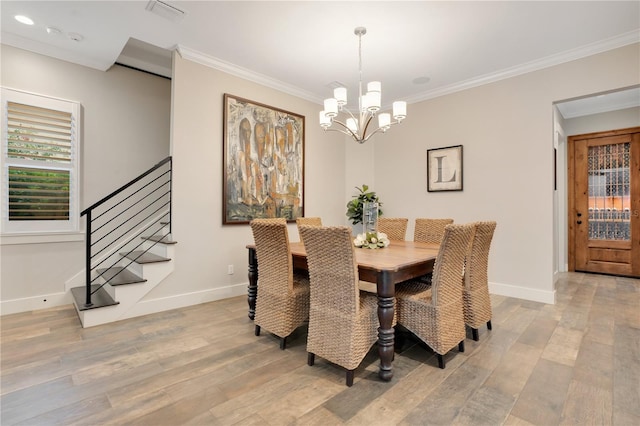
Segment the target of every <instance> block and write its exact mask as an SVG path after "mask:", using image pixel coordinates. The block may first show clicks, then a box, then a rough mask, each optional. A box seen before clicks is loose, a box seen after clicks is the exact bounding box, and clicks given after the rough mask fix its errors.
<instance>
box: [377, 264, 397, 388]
mask: <svg viewBox="0 0 640 426" xmlns="http://www.w3.org/2000/svg"><path fill="white" fill-rule="evenodd" d="M377 281H378V282H377V286H378V319H379V321H380V328H378V354H379V356H380V371H379V372H378V376H380V378H381V379H382V380H385V381H389V380H391V378H392V377H393V365H392V361H393V350H394V339H395V331H394V329H393V314H394V305H395V288H394V285H393V281H392V280H391V277H390V276H389V273H388V272H387V271H381V272H378V278H377Z"/></svg>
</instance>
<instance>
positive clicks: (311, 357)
mask: <svg viewBox="0 0 640 426" xmlns="http://www.w3.org/2000/svg"><path fill="white" fill-rule="evenodd" d="M315 362H316V354H312V353H311V352H309V353H307V365H309V366H311V365H313V364H314V363H315Z"/></svg>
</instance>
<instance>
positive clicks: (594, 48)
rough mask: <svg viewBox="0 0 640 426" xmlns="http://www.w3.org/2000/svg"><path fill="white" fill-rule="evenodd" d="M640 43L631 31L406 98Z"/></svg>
mask: <svg viewBox="0 0 640 426" xmlns="http://www.w3.org/2000/svg"><path fill="white" fill-rule="evenodd" d="M634 43H640V30H634V31H630V32H628V33H624V34H621V35H619V36H616V37H611V38H608V39H605V40H602V41H599V42H596V43H592V44H588V45H586V46H582V47H579V48H577V49H572V50H567V51H565V52H561V53H558V54H556V55H551V56H547V57H545V58H542V59H539V60H536V61H531V62H528V63H525V64H521V65H518V66H515V67H511V68H506V69H503V70H500V71H497V72H494V73H489V74H485V75H482V76H480V77H476V78H472V79H469V80H465V81H461V82H458V83H455V84H451V85H449V86H444V87H440V88H437V89H434V90H429V91H426V92H422V93H419V94H416V95H414V96H410V97H408V98H406V99H404V100H405V101H406V102H407V103H416V102H421V101H426V100H428V99H433V98H437V97H440V96H444V95H449V94H451V93H455V92H460V91H463V90H467V89H471V88H474V87H478V86H483V85H485V84H490V83H494V82H497V81H500V80H505V79H507V78H511V77H516V76H518V75H522V74H527V73H530V72H533V71H539V70H541V69H544V68H549V67H552V66H555V65H560V64H563V63H566V62H571V61H575V60H576V59H581V58H585V57H587V56H592V55H595V54H598V53H602V52H606V51H608V50H613V49H617V48H620V47H624V46H627V45H630V44H634Z"/></svg>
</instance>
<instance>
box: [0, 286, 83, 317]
mask: <svg viewBox="0 0 640 426" xmlns="http://www.w3.org/2000/svg"><path fill="white" fill-rule="evenodd" d="M70 304H73V298H72V296H71V292H70V291H66V292H61V293H52V294H44V295H42V296H34V297H26V298H24V299H13V300H4V301H2V302H0V315H10V314H17V313H20V312H28V311H36V310H38V309H49V308H53V307H55V306H62V305H70Z"/></svg>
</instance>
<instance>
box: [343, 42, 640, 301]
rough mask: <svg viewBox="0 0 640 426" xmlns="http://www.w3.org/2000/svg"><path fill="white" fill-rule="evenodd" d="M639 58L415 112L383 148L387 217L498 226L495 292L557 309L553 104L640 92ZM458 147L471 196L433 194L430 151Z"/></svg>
mask: <svg viewBox="0 0 640 426" xmlns="http://www.w3.org/2000/svg"><path fill="white" fill-rule="evenodd" d="M639 52H640V48H639V45H638V44H635V45H630V46H626V47H624V48H620V49H616V50H613V51H609V52H606V53H602V54H598V55H594V56H590V57H587V58H584V59H580V60H576V61H572V62H568V63H565V64H562V65H558V66H555V67H552V68H547V69H544V70H541V71H537V72H532V73H528V74H524V75H521V76H518V77H514V78H510V79H507V80H503V81H499V82H496V83H493V84H488V85H485V86H481V87H477V88H473V89H470V90H466V91H463V92H458V93H455V94H451V95H448V96H443V97H440V98H436V99H432V100H428V101H425V102H421V103H418V104H414V105H410V106H409V110H408V118H407V119H406V120H405V122H403V123H402V124H401V125H400V126H395V127H394V128H392V130H390V131H389V133H388V134H386V135H384V136H382V138H384V140H381V138H378V140H376V141H375V164H374V173H375V185H374V188H373V189H374V190H376V191H377V192H378V194H379V195H380V197H381V200H382V201H383V202H384V205H385V213H387V212H388V213H389V215H393V216H405V217H409V218H410V222H412V221H413V219H415V218H416V217H452V218H454V219H455V221H456V222H468V221H474V220H496V221H497V223H498V226H497V228H496V233H495V237H494V241H493V244H492V248H491V257H490V265H489V280H490V288H491V291H492V292H495V293H499V294H505V295H510V296H516V297H523V298H528V299H533V300H539V301H544V302H553V300H554V294H555V289H554V285H553V269H554V268H553V265H554V259H553V244H554V242H553V229H554V220H555V218H554V210H553V155H552V154H553V125H554V124H553V103H554V102H555V101H558V100H562V99H570V98H573V97H578V96H582V95H585V94H590V93H597V92H603V91H608V90H613V89H618V88H622V87H628V86H632V85H635V84H638V83H639V82H640V66H639V64H640V58H639ZM450 145H463V146H464V190H463V191H462V192H446V193H428V192H427V190H426V151H427V149H429V148H438V147H445V146H450ZM354 161H357V158H354V157H348V158H347V163H351V162H354ZM407 233H408V234H409V235H412V233H413V227H412V226H411V225H410V227H409V229H408V230H407Z"/></svg>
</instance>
